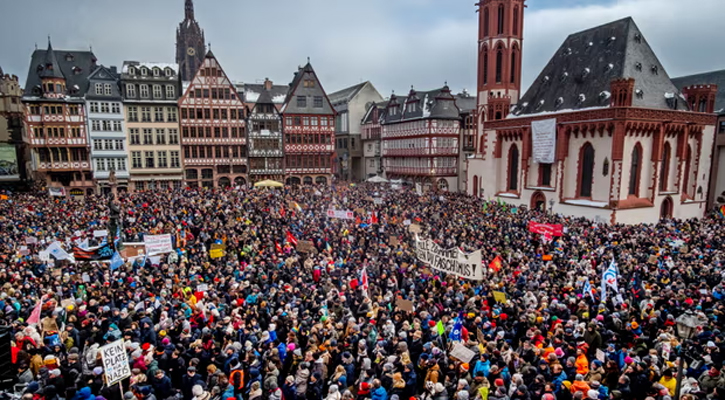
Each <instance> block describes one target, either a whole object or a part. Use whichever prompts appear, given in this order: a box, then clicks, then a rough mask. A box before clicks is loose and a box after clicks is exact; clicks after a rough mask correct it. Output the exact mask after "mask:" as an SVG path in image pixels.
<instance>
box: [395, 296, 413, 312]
mask: <svg viewBox="0 0 725 400" xmlns="http://www.w3.org/2000/svg"><path fill="white" fill-rule="evenodd" d="M395 308H397V309H399V310H403V311H405V312H413V302H412V301H410V300H405V299H397V300H395Z"/></svg>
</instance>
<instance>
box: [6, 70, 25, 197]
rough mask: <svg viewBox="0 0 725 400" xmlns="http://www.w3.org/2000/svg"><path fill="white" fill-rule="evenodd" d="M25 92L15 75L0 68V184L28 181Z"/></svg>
mask: <svg viewBox="0 0 725 400" xmlns="http://www.w3.org/2000/svg"><path fill="white" fill-rule="evenodd" d="M22 96H23V89H22V88H21V87H20V82H18V77H17V76H16V75H10V74H5V73H4V72H3V70H2V68H0V183H2V184H6V183H8V184H17V183H19V182H21V181H25V180H26V179H27V174H26V161H27V159H28V157H27V153H26V151H25V146H24V145H23V125H24V120H25V114H24V111H25V110H24V107H23V103H22V101H21V98H22Z"/></svg>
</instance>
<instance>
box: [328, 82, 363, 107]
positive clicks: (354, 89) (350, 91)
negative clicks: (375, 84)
mask: <svg viewBox="0 0 725 400" xmlns="http://www.w3.org/2000/svg"><path fill="white" fill-rule="evenodd" d="M368 83H370V81H365V82H362V83H358V84H357V85H353V86H350V87H347V88H345V89H342V90H338V91H337V92H333V93H330V94H329V95H328V97H329V98H330V103H332V106H333V107H334V106H336V105H337V103H340V102H349V101H350V100H352V99H353V98H354V97H355V96H356V95H357V94H358V93H359V92H360V90H362V88H364V87H365V85H367V84H368Z"/></svg>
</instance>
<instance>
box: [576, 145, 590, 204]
mask: <svg viewBox="0 0 725 400" xmlns="http://www.w3.org/2000/svg"><path fill="white" fill-rule="evenodd" d="M593 180H594V147H592V145H591V143H589V142H587V143H585V144H584V146H582V148H581V150H579V193H578V195H579V196H578V197H592V181H593Z"/></svg>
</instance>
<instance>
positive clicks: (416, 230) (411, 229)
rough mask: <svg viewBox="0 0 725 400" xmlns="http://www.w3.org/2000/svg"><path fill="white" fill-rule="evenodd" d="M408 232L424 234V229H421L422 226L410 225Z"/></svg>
mask: <svg viewBox="0 0 725 400" xmlns="http://www.w3.org/2000/svg"><path fill="white" fill-rule="evenodd" d="M408 232H410V233H420V232H422V229H421V228H420V225H418V224H410V226H408Z"/></svg>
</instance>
